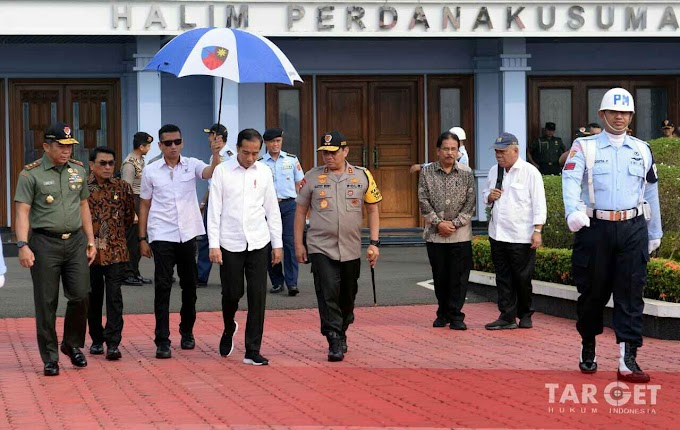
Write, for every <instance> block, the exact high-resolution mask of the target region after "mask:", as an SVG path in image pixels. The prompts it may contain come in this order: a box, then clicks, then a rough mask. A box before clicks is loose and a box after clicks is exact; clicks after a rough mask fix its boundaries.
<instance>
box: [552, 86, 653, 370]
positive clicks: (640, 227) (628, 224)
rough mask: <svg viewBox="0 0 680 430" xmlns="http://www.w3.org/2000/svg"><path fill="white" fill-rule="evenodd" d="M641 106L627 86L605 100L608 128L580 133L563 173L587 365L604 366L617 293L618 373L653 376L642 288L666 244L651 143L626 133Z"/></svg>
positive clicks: (604, 118) (583, 366)
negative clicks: (646, 363) (605, 322)
mask: <svg viewBox="0 0 680 430" xmlns="http://www.w3.org/2000/svg"><path fill="white" fill-rule="evenodd" d="M634 112H635V105H634V102H633V96H632V95H631V94H630V93H629V92H628V91H626V90H625V89H623V88H612V89H610V90H609V91H607V92H606V93H605V95H604V97H603V98H602V103H601V104H600V111H599V117H600V119H601V120H602V122H603V123H604V125H605V131H604V132H603V133H600V134H597V135H593V136H588V137H583V138H579V139H576V140H575V141H574V144H573V145H572V148H571V151H570V152H569V157H568V158H567V162H566V163H565V165H564V169H563V172H562V188H563V195H564V208H565V212H566V217H567V224H568V225H569V229H570V230H571V231H573V232H575V233H576V234H575V236H574V250H573V254H572V263H573V267H572V274H573V277H574V281H575V283H576V286H577V288H578V291H579V293H580V296H579V298H578V306H577V313H578V321H577V323H576V328H577V329H578V332H579V334H580V335H581V338H582V348H581V355H580V357H579V361H580V365H579V367H580V369H581V371H582V372H584V373H594V372H596V371H597V360H596V355H595V336H597V335H598V334H601V333H602V312H603V310H604V307H605V305H606V303H607V302H608V301H609V297H610V296H611V295H612V293H613V294H614V313H613V325H614V332H615V333H616V342H617V343H618V346H619V355H620V358H619V366H618V373H617V374H618V379H619V380H622V381H627V382H633V383H637V382H639V383H645V382H647V381H649V375H648V374H647V373H645V372H644V371H643V370H642V369H640V366H639V365H638V364H637V361H636V357H637V349H638V348H639V347H641V346H642V311H643V308H644V301H643V290H644V287H645V284H646V283H647V262H648V261H649V254H651V253H652V251H654V250H655V249H656V248H658V247H659V245H660V244H661V236H662V231H661V215H660V210H659V193H658V184H657V182H658V177H657V175H656V166H655V165H654V159H653V157H652V152H651V150H650V148H649V145H648V144H647V143H646V142H644V141H642V140H640V139H637V138H635V137H632V136H628V135H626V128H627V126H628V124H630V122H631V120H632V117H633V114H634Z"/></svg>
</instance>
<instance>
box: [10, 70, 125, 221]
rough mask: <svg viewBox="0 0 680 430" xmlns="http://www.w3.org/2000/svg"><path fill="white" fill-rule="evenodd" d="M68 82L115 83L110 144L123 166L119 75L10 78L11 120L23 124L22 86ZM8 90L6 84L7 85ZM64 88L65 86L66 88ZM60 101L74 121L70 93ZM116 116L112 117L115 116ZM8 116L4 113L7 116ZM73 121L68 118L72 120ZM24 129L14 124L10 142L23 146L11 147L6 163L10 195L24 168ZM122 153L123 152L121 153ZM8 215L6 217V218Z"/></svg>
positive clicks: (64, 94) (84, 84) (117, 159)
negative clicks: (69, 106) (105, 77)
mask: <svg viewBox="0 0 680 430" xmlns="http://www.w3.org/2000/svg"><path fill="white" fill-rule="evenodd" d="M68 85H73V86H78V85H79V86H90V85H107V86H110V87H111V92H112V100H111V107H110V109H107V115H108V116H109V119H111V124H112V127H111V129H110V131H111V135H110V136H111V140H112V145H111V146H110V147H111V148H112V149H113V150H114V151H115V152H116V154H117V156H116V164H117V165H118V166H120V163H121V161H122V157H123V154H122V139H121V95H120V79H118V78H107V79H101V78H95V79H89V78H83V79H49V78H47V79H8V85H7V88H8V106H9V121H10V124H21V115H22V112H21V109H13V107H15V106H18V103H19V100H18V97H19V92H20V91H21V90H22V89H25V88H26V87H29V86H34V87H48V86H62V87H65V86H68ZM3 90H4V88H3ZM62 91H63V89H62ZM60 99H61V100H59V102H60V103H62V106H61V108H62V110H63V112H64V117H65V118H63V119H62V120H63V121H65V122H66V123H68V124H70V123H72V119H73V118H72V116H73V113H72V112H71V111H70V110H68V109H66V106H65V105H66V101H67V100H66V99H67V94H66V93H65V92H63V93H62V94H61V96H60ZM3 111H4V104H3V105H2V110H1V111H0V113H2V112H3ZM111 116H112V117H111ZM3 117H4V116H3ZM69 119H70V120H71V121H68V120H69ZM2 128H4V124H2V127H1V128H0V130H2ZM21 131H22V130H21V129H20V128H19V127H18V126H17V127H13V128H10V130H9V132H10V142H18V143H19V144H20V146H21V148H22V150H21V151H16V150H15V151H10V157H9V158H10V160H9V165H7V166H6V168H7V169H8V170H9V174H10V187H11V188H10V195H12V196H13V195H14V193H15V190H16V186H17V182H18V180H19V173H20V172H21V170H22V169H23V166H24V163H23V142H21ZM3 138H4V133H3ZM118 154H120V156H118ZM11 210H12V211H13V212H14V202H13V201H12V202H11ZM6 219H7V217H5V220H6Z"/></svg>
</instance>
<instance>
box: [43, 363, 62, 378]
mask: <svg viewBox="0 0 680 430" xmlns="http://www.w3.org/2000/svg"><path fill="white" fill-rule="evenodd" d="M58 374H59V363H57V362H56V361H50V362H48V363H45V368H44V369H43V375H45V376H57V375H58Z"/></svg>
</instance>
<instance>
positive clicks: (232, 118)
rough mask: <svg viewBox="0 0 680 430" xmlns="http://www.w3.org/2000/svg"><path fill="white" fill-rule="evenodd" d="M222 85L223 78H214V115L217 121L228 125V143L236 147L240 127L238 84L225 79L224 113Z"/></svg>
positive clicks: (231, 146)
mask: <svg viewBox="0 0 680 430" xmlns="http://www.w3.org/2000/svg"><path fill="white" fill-rule="evenodd" d="M221 85H222V78H215V79H214V85H213V88H214V91H213V95H214V102H213V106H214V117H215V122H219V123H220V124H222V125H224V126H225V127H227V131H228V132H229V136H228V138H227V145H228V146H229V147H230V148H236V136H237V135H238V132H239V131H240V129H239V115H238V84H237V83H236V82H233V81H230V80H228V79H225V80H224V89H223V90H222V113H221V117H220V118H218V115H220V113H219V112H220V87H221Z"/></svg>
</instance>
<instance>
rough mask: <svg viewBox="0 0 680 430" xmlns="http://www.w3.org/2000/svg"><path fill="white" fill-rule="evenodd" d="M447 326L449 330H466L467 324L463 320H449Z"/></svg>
mask: <svg viewBox="0 0 680 430" xmlns="http://www.w3.org/2000/svg"><path fill="white" fill-rule="evenodd" d="M449 328H450V329H451V330H467V325H466V324H465V323H464V322H463V321H451V324H449Z"/></svg>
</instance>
